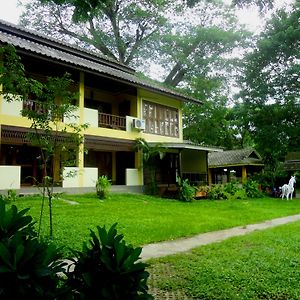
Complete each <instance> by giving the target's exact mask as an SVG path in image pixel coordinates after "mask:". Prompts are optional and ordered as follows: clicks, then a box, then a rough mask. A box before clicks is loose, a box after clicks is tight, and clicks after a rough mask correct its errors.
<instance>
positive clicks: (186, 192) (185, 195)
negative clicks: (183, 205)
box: [177, 177, 196, 202]
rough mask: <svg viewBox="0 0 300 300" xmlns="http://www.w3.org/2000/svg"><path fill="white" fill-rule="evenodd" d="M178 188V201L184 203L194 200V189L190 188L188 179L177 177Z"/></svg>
mask: <svg viewBox="0 0 300 300" xmlns="http://www.w3.org/2000/svg"><path fill="white" fill-rule="evenodd" d="M177 183H178V186H179V200H181V201H184V202H191V201H193V200H194V199H195V192H196V188H195V187H193V186H191V185H190V183H189V180H188V179H182V178H181V177H177Z"/></svg>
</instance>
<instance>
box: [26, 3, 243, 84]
mask: <svg viewBox="0 0 300 300" xmlns="http://www.w3.org/2000/svg"><path fill="white" fill-rule="evenodd" d="M40 16H43V18H41V17H40ZM191 16H192V17H191ZM58 19H59V20H60V22H57V20H58ZM187 19H190V20H194V21H193V22H187ZM21 24H22V25H23V26H26V27H27V28H31V29H37V30H39V31H42V32H43V33H44V34H47V35H51V36H54V37H56V38H59V39H60V40H67V41H68V42H73V43H74V42H75V43H76V44H81V45H82V46H83V47H84V48H89V49H93V50H94V49H96V50H97V51H98V52H100V53H101V54H104V55H105V56H106V57H109V58H111V59H113V60H116V61H119V62H121V63H122V64H125V65H129V66H133V67H136V66H138V67H139V68H140V70H144V72H147V73H149V69H150V68H149V64H148V62H149V63H152V64H153V63H154V64H157V65H159V66H161V67H162V68H163V72H161V74H163V77H164V78H163V80H164V83H165V84H166V85H168V86H172V87H176V86H180V84H181V83H182V82H185V83H187V82H188V83H192V81H194V80H196V79H197V78H198V77H209V76H212V77H218V78H221V77H222V79H225V76H223V74H224V73H223V72H224V70H225V69H227V71H229V70H230V69H232V68H231V67H232V65H233V64H235V62H236V61H237V60H236V59H228V58H227V55H228V54H230V53H232V51H233V49H234V48H238V47H239V46H241V45H242V44H244V43H245V41H246V40H247V34H245V32H243V30H241V28H240V27H239V26H238V23H237V20H236V18H235V15H234V11H233V9H232V8H231V7H230V6H226V5H224V4H223V3H222V2H221V1H206V0H204V1H198V3H197V4H195V5H194V7H193V9H190V8H189V7H188V6H187V4H186V1H175V2H174V1H170V0H161V1H154V0H147V1H146V0H142V1H134V2H132V1H128V0H125V1H122V2H119V1H117V0H112V1H94V0H87V1H84V2H83V1H77V0H65V1H61V0H56V1H50V0H36V1H31V2H30V3H29V4H27V5H26V11H25V13H24V14H23V15H22V18H21ZM242 46H243V45H242ZM211 70H214V71H213V72H210V71H211ZM213 73H214V75H212V74H213ZM217 73H218V74H217Z"/></svg>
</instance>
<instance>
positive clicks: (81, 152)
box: [77, 72, 84, 187]
mask: <svg viewBox="0 0 300 300" xmlns="http://www.w3.org/2000/svg"><path fill="white" fill-rule="evenodd" d="M78 106H79V124H83V123H84V73H83V72H80V80H79V103H78ZM77 164H78V169H79V174H78V178H79V187H83V184H84V143H82V144H80V145H79V147H78V161H77Z"/></svg>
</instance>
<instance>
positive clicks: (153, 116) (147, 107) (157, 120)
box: [143, 101, 179, 137]
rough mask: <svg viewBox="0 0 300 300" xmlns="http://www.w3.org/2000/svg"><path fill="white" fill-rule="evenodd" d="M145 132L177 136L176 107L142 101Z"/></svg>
mask: <svg viewBox="0 0 300 300" xmlns="http://www.w3.org/2000/svg"><path fill="white" fill-rule="evenodd" d="M143 118H144V120H145V122H146V129H145V132H147V133H152V134H159V135H165V136H172V137H179V118H178V109H176V108H172V107H168V106H164V105H160V104H156V103H152V102H148V101H143Z"/></svg>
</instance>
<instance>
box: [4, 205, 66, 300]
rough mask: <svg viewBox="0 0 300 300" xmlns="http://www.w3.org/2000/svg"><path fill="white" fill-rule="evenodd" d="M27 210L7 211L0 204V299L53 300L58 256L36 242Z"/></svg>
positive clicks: (53, 250)
mask: <svg viewBox="0 0 300 300" xmlns="http://www.w3.org/2000/svg"><path fill="white" fill-rule="evenodd" d="M28 210H29V209H24V210H21V211H18V210H17V207H16V206H15V205H12V206H11V207H10V208H9V209H6V206H5V203H3V202H2V201H0V298H1V299H54V298H55V296H56V295H57V294H58V292H60V291H59V289H58V288H57V287H58V282H59V277H58V275H57V273H58V272H62V271H63V269H62V267H63V263H61V262H60V261H59V259H61V254H60V253H59V252H58V251H57V249H56V248H55V247H53V246H49V245H48V244H47V243H45V242H40V241H38V239H37V234H36V232H35V231H34V229H33V226H34V223H33V222H32V217H30V216H27V215H25V214H26V213H27V212H28Z"/></svg>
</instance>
